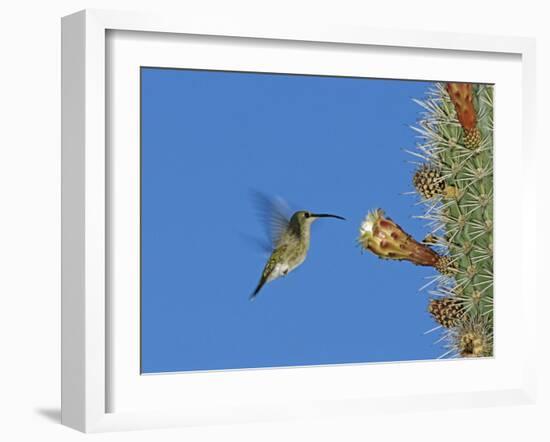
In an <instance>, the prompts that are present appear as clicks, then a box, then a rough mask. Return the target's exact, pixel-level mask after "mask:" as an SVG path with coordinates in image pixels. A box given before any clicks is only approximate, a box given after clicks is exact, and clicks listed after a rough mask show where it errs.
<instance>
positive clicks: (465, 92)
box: [446, 83, 481, 150]
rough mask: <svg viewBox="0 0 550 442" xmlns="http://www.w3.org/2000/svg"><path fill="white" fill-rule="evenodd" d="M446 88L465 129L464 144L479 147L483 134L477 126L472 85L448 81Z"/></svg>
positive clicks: (471, 147)
mask: <svg viewBox="0 0 550 442" xmlns="http://www.w3.org/2000/svg"><path fill="white" fill-rule="evenodd" d="M446 89H447V93H448V94H449V97H450V98H451V101H452V102H453V105H454V107H455V110H456V116H457V118H458V121H459V122H460V125H461V126H462V129H463V130H464V145H465V146H466V147H467V148H468V149H472V150H474V149H477V148H478V147H479V145H480V143H481V134H480V132H479V129H478V128H477V116H476V110H475V108H474V103H473V99H472V96H473V94H472V85H471V84H469V83H447V86H446Z"/></svg>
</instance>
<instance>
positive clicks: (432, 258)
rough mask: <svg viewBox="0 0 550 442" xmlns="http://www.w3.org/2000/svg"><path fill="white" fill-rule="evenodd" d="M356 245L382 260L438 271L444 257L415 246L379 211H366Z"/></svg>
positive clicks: (423, 247)
mask: <svg viewBox="0 0 550 442" xmlns="http://www.w3.org/2000/svg"><path fill="white" fill-rule="evenodd" d="M359 233H360V235H359V244H360V245H361V246H362V247H363V249H367V250H370V251H371V252H372V253H374V254H375V255H377V256H378V257H380V258H383V259H395V260H406V261H410V262H412V263H414V264H416V265H420V266H431V267H435V268H436V269H438V270H440V271H441V269H440V267H441V262H443V261H445V258H446V257H443V256H440V255H438V254H437V253H436V252H435V251H434V250H433V249H431V248H430V247H428V246H426V245H424V244H421V243H419V242H418V241H416V240H415V239H414V238H413V237H412V236H411V235H409V234H408V233H407V232H405V231H404V230H403V229H402V228H401V227H399V226H398V225H397V224H396V223H394V222H393V221H392V220H391V219H390V218H388V217H386V216H385V215H384V211H383V210H382V209H376V210H374V211H372V212H370V213H369V214H368V215H367V217H366V218H365V220H364V221H363V222H362V223H361V226H360V228H359Z"/></svg>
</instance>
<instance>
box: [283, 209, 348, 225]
mask: <svg viewBox="0 0 550 442" xmlns="http://www.w3.org/2000/svg"><path fill="white" fill-rule="evenodd" d="M292 218H294V219H295V220H296V221H297V222H299V223H300V224H311V223H312V222H313V221H315V220H316V219H319V218H337V219H343V220H345V219H346V218H344V217H342V216H338V215H331V214H328V213H311V212H309V211H307V210H300V211H299V212H296V213H295V214H294V215H292Z"/></svg>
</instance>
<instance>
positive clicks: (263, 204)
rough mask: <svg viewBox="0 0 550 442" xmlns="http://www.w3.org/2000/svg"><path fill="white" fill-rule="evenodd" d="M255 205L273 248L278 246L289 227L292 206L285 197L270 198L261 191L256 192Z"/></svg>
mask: <svg viewBox="0 0 550 442" xmlns="http://www.w3.org/2000/svg"><path fill="white" fill-rule="evenodd" d="M254 205H255V207H256V211H257V212H258V216H259V218H260V221H261V222H262V224H263V225H264V226H265V228H266V231H267V235H268V237H269V239H270V241H271V246H272V248H273V249H275V248H277V247H278V246H279V243H280V240H281V237H282V236H283V233H284V232H285V231H286V230H287V229H288V223H289V220H290V207H289V206H288V204H287V203H286V201H285V200H284V199H282V198H280V197H277V198H270V197H269V196H267V195H264V194H263V193H260V192H255V193H254Z"/></svg>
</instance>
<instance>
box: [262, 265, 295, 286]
mask: <svg viewBox="0 0 550 442" xmlns="http://www.w3.org/2000/svg"><path fill="white" fill-rule="evenodd" d="M289 271H290V269H289V267H288V264H284V263H280V264H277V265H276V266H275V268H274V269H273V271H272V272H271V273H270V274H269V277H268V278H267V281H268V282H269V281H273V280H274V279H277V278H280V277H281V276H284V275H286V274H287V273H288V272H289Z"/></svg>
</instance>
